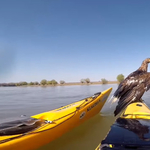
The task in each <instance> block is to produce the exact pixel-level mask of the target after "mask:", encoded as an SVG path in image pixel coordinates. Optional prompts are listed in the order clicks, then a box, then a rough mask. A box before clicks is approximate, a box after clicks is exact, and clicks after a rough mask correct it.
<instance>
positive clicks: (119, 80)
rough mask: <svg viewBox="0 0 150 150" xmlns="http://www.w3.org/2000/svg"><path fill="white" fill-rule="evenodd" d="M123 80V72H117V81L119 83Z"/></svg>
mask: <svg viewBox="0 0 150 150" xmlns="http://www.w3.org/2000/svg"><path fill="white" fill-rule="evenodd" d="M123 80H124V75H123V74H119V75H118V76H117V81H118V82H119V83H120V82H122V81H123Z"/></svg>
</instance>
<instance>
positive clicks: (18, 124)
mask: <svg viewBox="0 0 150 150" xmlns="http://www.w3.org/2000/svg"><path fill="white" fill-rule="evenodd" d="M43 124H46V122H45V121H44V120H41V119H34V118H26V119H22V120H15V121H11V122H6V123H1V124H0V136H8V135H17V134H24V133H27V132H30V131H32V130H34V129H37V128H39V127H41V126H42V125H43Z"/></svg>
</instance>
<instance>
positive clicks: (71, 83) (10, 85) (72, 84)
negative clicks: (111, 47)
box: [0, 81, 119, 87]
mask: <svg viewBox="0 0 150 150" xmlns="http://www.w3.org/2000/svg"><path fill="white" fill-rule="evenodd" d="M99 84H102V82H101V81H99V82H90V83H81V82H68V83H63V84H60V83H58V84H55V85H41V84H38V85H15V84H7V83H5V84H1V85H0V87H53V86H74V85H99ZM106 84H119V82H118V81H108V82H107V83H106ZM106 84H103V85H106Z"/></svg>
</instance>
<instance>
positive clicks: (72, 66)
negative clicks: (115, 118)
mask: <svg viewBox="0 0 150 150" xmlns="http://www.w3.org/2000/svg"><path fill="white" fill-rule="evenodd" d="M149 57H150V1H149V0H144V1H142V0H74V1H73V0H72V1H71V0H32V1H31V0H13V1H12V0H3V1H0V83H3V82H20V81H27V82H31V81H33V82H34V81H38V82H40V81H41V80H42V79H46V80H52V79H55V80H56V81H58V82H59V81H60V80H64V81H65V82H80V80H81V79H85V78H89V79H90V80H91V81H100V80H101V79H102V78H105V79H106V80H110V81H114V80H116V77H117V75H119V74H123V75H124V76H125V77H126V76H127V75H128V74H130V73H131V72H133V71H135V70H136V69H138V68H139V66H140V65H141V63H142V61H143V60H144V59H146V58H149ZM148 69H149V70H150V67H149V68H148Z"/></svg>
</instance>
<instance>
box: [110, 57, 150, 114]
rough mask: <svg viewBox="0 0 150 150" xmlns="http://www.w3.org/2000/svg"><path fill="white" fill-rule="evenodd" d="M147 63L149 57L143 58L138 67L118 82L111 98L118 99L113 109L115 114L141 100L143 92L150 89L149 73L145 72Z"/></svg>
mask: <svg viewBox="0 0 150 150" xmlns="http://www.w3.org/2000/svg"><path fill="white" fill-rule="evenodd" d="M148 63H150V58H147V59H145V60H144V61H143V62H142V65H141V66H140V67H139V69H137V70H136V71H134V72H133V73H131V74H130V75H129V76H128V77H127V78H125V79H124V80H123V81H122V82H121V83H120V84H119V86H118V88H117V90H116V91H115V93H114V95H113V98H112V99H113V102H115V101H116V100H119V101H118V105H117V106H116V109H115V111H114V115H115V116H116V115H117V114H119V113H120V112H121V111H122V110H123V109H124V108H126V107H127V106H128V105H129V104H130V103H132V102H139V101H141V97H142V96H143V94H144V92H145V91H148V90H149V89H150V73H149V72H147V68H148Z"/></svg>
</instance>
